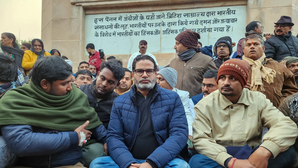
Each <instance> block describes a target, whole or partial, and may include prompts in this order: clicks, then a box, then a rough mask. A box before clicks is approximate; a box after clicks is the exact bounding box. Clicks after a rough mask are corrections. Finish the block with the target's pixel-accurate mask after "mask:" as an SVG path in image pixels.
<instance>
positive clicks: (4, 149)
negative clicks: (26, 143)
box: [0, 136, 15, 167]
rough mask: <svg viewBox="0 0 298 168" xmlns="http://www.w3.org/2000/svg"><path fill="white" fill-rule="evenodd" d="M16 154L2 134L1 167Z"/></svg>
mask: <svg viewBox="0 0 298 168" xmlns="http://www.w3.org/2000/svg"><path fill="white" fill-rule="evenodd" d="M14 156H15V155H14V154H13V153H11V152H10V150H9V149H8V148H7V145H6V143H5V141H4V139H3V137H2V136H0V167H5V166H7V165H8V163H9V161H11V160H12V159H13V158H14Z"/></svg>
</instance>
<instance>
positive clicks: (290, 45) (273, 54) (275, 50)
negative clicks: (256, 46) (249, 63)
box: [265, 32, 298, 62]
mask: <svg viewBox="0 0 298 168" xmlns="http://www.w3.org/2000/svg"><path fill="white" fill-rule="evenodd" d="M265 54H266V57H267V58H272V59H274V60H276V61H278V62H280V61H281V60H282V59H283V58H284V57H286V56H293V57H298V38H297V37H295V36H292V32H289V33H288V34H286V35H283V36H277V35H275V36H272V37H271V38H269V39H268V40H267V41H266V42H265Z"/></svg>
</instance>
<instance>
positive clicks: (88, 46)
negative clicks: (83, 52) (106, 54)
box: [86, 43, 95, 49]
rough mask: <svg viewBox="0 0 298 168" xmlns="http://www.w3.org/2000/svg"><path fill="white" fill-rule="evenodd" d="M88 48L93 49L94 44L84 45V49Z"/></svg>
mask: <svg viewBox="0 0 298 168" xmlns="http://www.w3.org/2000/svg"><path fill="white" fill-rule="evenodd" d="M88 48H90V49H95V46H94V44H93V43H88V44H87V45H86V49H88Z"/></svg>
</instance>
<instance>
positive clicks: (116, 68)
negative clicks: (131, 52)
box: [100, 60, 125, 82]
mask: <svg viewBox="0 0 298 168" xmlns="http://www.w3.org/2000/svg"><path fill="white" fill-rule="evenodd" d="M104 68H108V69H109V70H110V71H112V72H113V75H114V78H115V79H116V80H117V81H118V82H119V81H120V80H121V79H122V78H123V77H124V74H125V71H124V69H123V67H122V62H121V61H119V60H110V61H105V62H103V63H101V65H100V71H102V70H103V69H104Z"/></svg>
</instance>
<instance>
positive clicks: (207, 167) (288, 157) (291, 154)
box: [189, 146, 296, 168]
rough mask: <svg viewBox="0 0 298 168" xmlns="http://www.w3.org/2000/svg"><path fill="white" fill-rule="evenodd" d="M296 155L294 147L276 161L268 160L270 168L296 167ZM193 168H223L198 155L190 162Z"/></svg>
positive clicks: (280, 154) (275, 159) (282, 153)
mask: <svg viewBox="0 0 298 168" xmlns="http://www.w3.org/2000/svg"><path fill="white" fill-rule="evenodd" d="M295 159H296V153H295V149H294V147H293V146H291V147H290V148H289V149H288V150H286V151H284V152H281V153H279V154H278V155H277V157H276V158H274V159H269V160H268V167H269V168H287V167H291V166H292V165H294V163H295ZM189 165H190V167H191V168H222V166H221V165H219V164H218V163H217V162H216V161H214V160H212V159H210V158H208V157H207V156H204V155H201V154H196V155H194V156H193V157H192V158H191V159H190V160H189Z"/></svg>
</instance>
